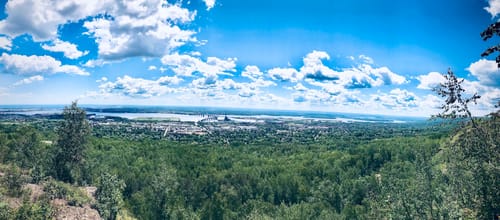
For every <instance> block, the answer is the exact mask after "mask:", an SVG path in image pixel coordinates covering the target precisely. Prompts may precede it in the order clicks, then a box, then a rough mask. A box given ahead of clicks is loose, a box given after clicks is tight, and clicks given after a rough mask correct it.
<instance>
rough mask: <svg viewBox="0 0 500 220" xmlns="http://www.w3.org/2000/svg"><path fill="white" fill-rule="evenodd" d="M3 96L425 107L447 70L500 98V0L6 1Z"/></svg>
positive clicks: (0, 33)
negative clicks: (495, 26)
mask: <svg viewBox="0 0 500 220" xmlns="http://www.w3.org/2000/svg"><path fill="white" fill-rule="evenodd" d="M0 5H1V8H0V54H1V55H0V104H68V103H70V102H71V101H72V100H79V103H81V104H112V105H117V104H118V105H123V104H140V105H175V106H228V107H241V108H275V109H298V110H318V111H332V112H356V113H372V114H390V115H419V116H428V115H430V114H433V113H436V111H438V110H437V109H436V107H437V106H439V105H440V104H441V103H442V102H441V100H440V98H439V97H437V96H435V94H434V93H433V92H432V91H431V90H430V88H432V87H433V86H436V85H437V84H438V83H439V82H440V81H442V77H441V76H440V73H445V72H446V71H447V69H448V68H449V67H451V68H452V69H453V70H454V71H455V73H456V74H457V75H458V76H460V77H463V78H465V83H464V86H465V88H466V90H467V92H468V93H473V92H478V93H479V94H480V95H482V96H483V98H482V99H481V100H480V102H479V104H478V105H477V106H475V107H474V112H475V113H476V114H484V113H487V112H491V111H493V109H494V107H493V104H492V103H494V102H495V100H498V98H499V97H500V72H499V71H498V69H497V68H496V64H495V63H494V61H492V60H493V59H494V56H492V57H488V58H487V59H484V58H481V57H480V54H481V52H482V51H483V50H484V49H486V48H488V47H489V46H491V45H493V44H494V43H498V39H493V40H490V41H488V42H483V41H482V39H481V38H480V36H479V33H480V32H481V31H482V30H484V29H485V28H486V27H487V26H488V25H489V24H490V23H492V22H493V21H495V20H496V19H498V18H497V17H496V15H497V14H498V12H499V11H500V0H489V1H483V0H477V1H430V0H422V1H369V0H359V1H331V0H329V1H328V0H309V1H296V0H290V1H270V0H254V1H236V0H184V1H165V0H139V1H118V0H87V1H76V0H58V1H52V0H14V1H0Z"/></svg>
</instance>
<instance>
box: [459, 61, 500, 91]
mask: <svg viewBox="0 0 500 220" xmlns="http://www.w3.org/2000/svg"><path fill="white" fill-rule="evenodd" d="M467 70H468V71H470V73H471V74H472V75H473V76H475V77H477V79H478V80H479V82H481V83H482V84H484V85H487V86H494V87H500V69H498V66H497V63H496V62H495V61H493V60H486V59H480V60H478V61H476V62H474V63H471V64H470V66H469V67H468V68H467Z"/></svg>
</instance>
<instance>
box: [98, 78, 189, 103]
mask: <svg viewBox="0 0 500 220" xmlns="http://www.w3.org/2000/svg"><path fill="white" fill-rule="evenodd" d="M180 81H181V80H180V79H179V78H177V77H175V76H174V77H168V76H164V77H161V78H159V79H158V80H148V79H142V78H133V77H130V76H128V75H125V76H123V77H118V79H117V80H116V81H115V82H106V83H103V84H101V85H100V86H99V88H100V93H101V94H105V95H109V94H118V95H125V96H131V97H137V98H149V97H153V96H161V95H164V94H167V93H171V92H174V91H175V89H173V88H170V87H169V86H168V85H173V84H178V83H179V82H180Z"/></svg>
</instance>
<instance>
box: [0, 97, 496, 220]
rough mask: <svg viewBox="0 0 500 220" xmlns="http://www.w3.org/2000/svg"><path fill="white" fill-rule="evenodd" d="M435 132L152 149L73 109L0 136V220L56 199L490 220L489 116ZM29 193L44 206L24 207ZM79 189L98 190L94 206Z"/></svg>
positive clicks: (208, 214)
mask: <svg viewBox="0 0 500 220" xmlns="http://www.w3.org/2000/svg"><path fill="white" fill-rule="evenodd" d="M444 122H445V121H430V122H429V121H428V122H421V123H411V124H377V123H374V124H371V123H340V122H330V123H326V124H322V123H320V122H317V123H319V125H320V126H316V127H314V126H312V125H313V124H307V123H312V122H307V123H306V125H310V126H312V127H314V128H312V129H305V130H301V132H299V131H297V130H293V129H290V128H289V127H287V126H286V125H284V124H282V123H272V122H269V123H266V124H263V125H260V126H258V129H253V130H239V131H232V132H231V131H225V132H212V133H210V134H207V135H181V136H172V137H166V138H161V137H158V136H157V135H154V134H148V133H147V132H141V133H137V132H136V133H134V132H127V131H126V130H120V129H116V130H115V131H110V130H109V128H108V129H104V127H100V126H98V125H91V124H89V123H88V121H87V119H86V117H85V111H83V110H82V109H80V108H79V107H78V106H77V105H76V103H73V105H71V106H68V107H67V108H66V109H65V110H64V119H57V120H56V119H49V120H40V119H37V120H33V121H23V122H22V123H16V122H15V121H3V122H2V123H1V124H0V162H1V164H3V165H1V166H0V172H1V173H2V177H1V188H0V219H47V218H53V217H54V213H55V212H56V209H54V207H53V203H52V202H51V199H54V198H62V199H65V200H67V202H68V204H70V205H74V206H81V205H82V204H83V203H86V202H87V203H88V202H89V201H90V203H91V204H92V207H93V208H94V209H96V210H98V211H99V213H100V216H101V217H102V218H104V219H117V218H118V219H133V218H136V219H440V218H441V219H451V218H453V219H456V218H462V219H477V218H480V219H493V218H495V216H497V217H498V213H500V212H499V208H500V206H499V205H500V193H499V191H498V190H497V186H498V185H499V178H500V172H499V170H498V169H499V167H500V166H499V163H500V158H499V155H500V154H499V147H498V146H499V143H500V137H499V135H498V133H500V118H499V115H498V113H496V114H491V115H490V116H488V117H483V118H476V119H474V120H473V121H459V122H456V123H444ZM227 123H231V122H227ZM316 125H318V124H316ZM27 183H31V184H39V185H41V186H43V191H44V192H45V194H44V195H45V197H44V198H41V199H38V200H36V201H30V199H27V198H26V197H29V193H30V192H28V191H29V190H28V189H26V187H23V185H26V184H27ZM77 186H96V187H97V190H96V192H95V201H91V199H90V198H88V197H87V196H86V195H85V193H82V192H81V191H79V189H78V188H77ZM11 197H20V198H23V197H24V198H25V199H23V203H22V205H21V206H20V207H18V208H12V207H11V206H9V205H8V203H7V202H1V201H7V198H11Z"/></svg>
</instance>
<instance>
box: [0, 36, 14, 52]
mask: <svg viewBox="0 0 500 220" xmlns="http://www.w3.org/2000/svg"><path fill="white" fill-rule="evenodd" d="M0 49H4V50H10V49H12V40H11V39H10V38H9V37H6V36H0Z"/></svg>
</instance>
